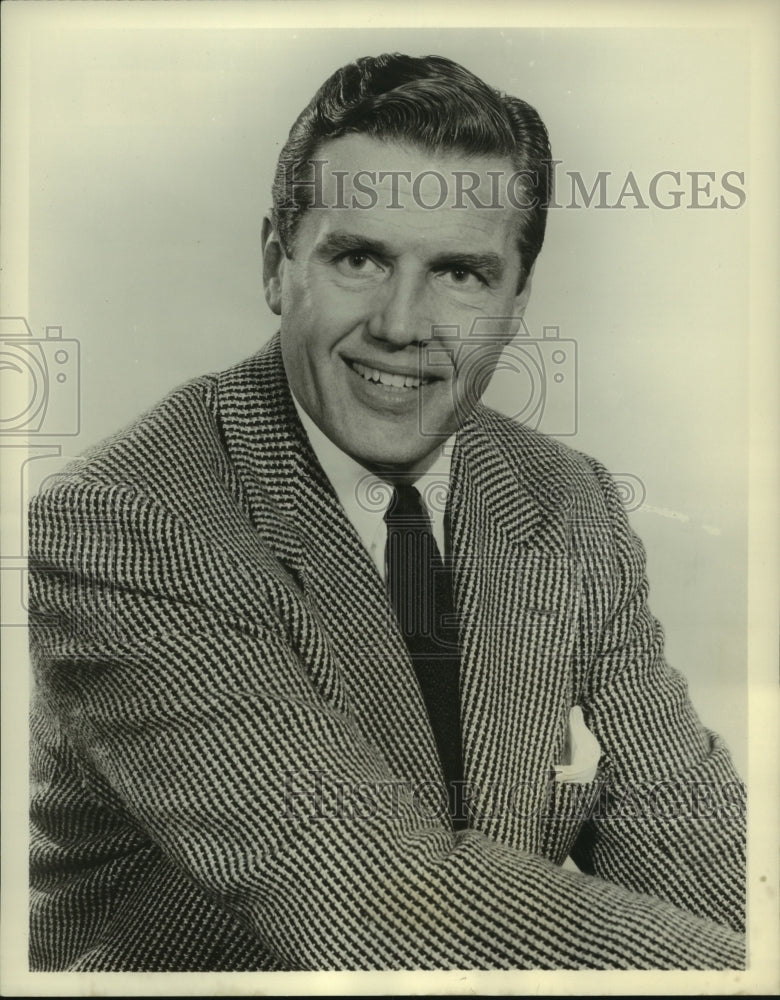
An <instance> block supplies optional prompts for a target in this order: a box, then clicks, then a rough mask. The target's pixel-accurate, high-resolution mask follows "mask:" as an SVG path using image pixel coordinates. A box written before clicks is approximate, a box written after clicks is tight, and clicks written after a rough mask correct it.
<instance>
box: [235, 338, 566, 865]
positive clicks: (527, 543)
mask: <svg viewBox="0 0 780 1000" xmlns="http://www.w3.org/2000/svg"><path fill="white" fill-rule="evenodd" d="M219 393H220V399H219V411H220V415H221V420H222V430H223V434H224V437H225V441H226V444H227V447H228V451H229V453H230V455H231V458H232V461H233V464H234V467H235V469H236V472H237V475H238V478H239V480H240V482H241V483H242V485H243V489H244V490H245V496H246V501H245V502H246V503H247V505H248V507H249V511H250V516H251V518H252V520H253V522H254V524H255V525H256V527H257V530H258V532H259V533H260V535H261V537H262V538H263V540H264V542H265V543H266V544H268V545H269V546H270V547H271V549H272V551H273V554H274V556H275V558H276V559H277V560H278V562H279V564H280V566H281V567H282V572H283V573H284V574H285V575H286V579H287V583H288V585H289V587H290V588H291V589H292V590H293V591H294V593H295V594H296V595H297V597H298V599H299V601H300V602H301V604H302V606H303V609H305V614H306V616H308V617H310V618H311V617H313V618H314V619H315V621H316V623H317V625H318V626H319V629H320V631H321V632H322V633H324V635H325V636H326V637H327V643H326V645H327V652H328V654H329V656H328V664H327V665H326V666H322V664H320V667H317V668H316V669H320V670H323V671H324V672H325V673H326V674H327V673H328V672H331V673H335V674H338V675H339V676H338V677H335V678H333V677H331V678H328V677H325V678H324V679H323V678H320V681H321V682H322V686H324V687H325V688H326V689H327V688H328V687H329V686H330V687H332V688H333V689H334V690H342V689H343V691H344V697H343V703H342V704H341V705H340V707H343V708H344V709H345V710H346V711H348V712H349V713H350V714H352V715H353V717H354V720H355V722H356V723H357V725H358V726H359V727H360V729H361V731H362V733H363V735H364V737H365V738H366V739H367V740H369V741H370V742H371V743H373V744H374V745H375V746H376V747H378V748H380V750H381V752H382V753H383V754H384V756H385V759H386V761H387V764H388V768H389V772H390V774H391V775H392V776H393V777H394V778H397V779H401V780H404V781H409V782H412V783H414V784H415V785H419V784H420V783H421V782H439V781H441V780H442V777H441V769H440V766H439V762H438V756H437V752H436V747H435V743H434V740H433V736H432V733H431V730H430V726H429V725H428V722H427V715H426V710H425V706H424V703H423V700H422V696H421V694H420V690H419V686H418V684H417V680H416V678H415V675H414V671H413V668H412V665H411V662H410V660H409V656H408V654H407V651H406V646H405V643H404V641H403V638H402V637H401V634H400V632H399V630H398V628H397V626H396V624H395V620H394V618H393V615H392V610H391V607H390V603H389V601H388V599H387V593H386V589H385V586H384V584H383V582H382V580H381V579H380V577H379V575H378V574H377V572H376V569H375V567H374V565H373V563H372V561H371V559H370V557H369V555H368V553H367V552H366V551H365V549H364V547H363V545H362V543H361V541H360V539H359V537H358V536H357V534H356V532H355V531H354V529H353V528H352V526H351V524H350V523H349V521H348V519H347V517H346V515H345V513H344V511H343V509H342V508H341V505H340V504H339V502H338V499H337V497H336V496H335V494H334V493H333V491H332V489H331V487H330V484H329V482H328V480H327V477H326V476H325V474H324V472H323V471H322V469H321V468H320V466H319V463H318V462H317V460H316V458H315V456H314V453H313V452H312V450H311V447H310V445H309V443H308V439H307V437H306V434H305V431H304V429H303V427H302V426H301V424H300V421H299V420H298V415H297V413H296V411H295V407H294V404H293V402H292V398H291V396H290V393H289V389H288V387H287V380H286V376H285V373H284V368H283V364H282V360H281V351H280V347H279V338H278V335H277V336H276V337H274V338H273V340H272V341H271V342H270V343H269V345H268V346H267V347H266V348H265V349H264V350H263V351H261V352H260V353H259V354H257V355H255V356H254V357H253V358H250V359H249V360H248V361H247V362H244V363H242V364H241V365H238V366H236V367H235V368H233V369H231V370H230V371H228V372H225V373H223V375H221V376H220V383H219ZM519 433H520V437H519V438H518V435H517V434H515V433H512V435H511V439H507V436H506V435H507V431H506V424H505V423H503V422H502V421H501V420H500V419H499V418H496V417H495V415H493V414H491V412H490V411H489V410H485V409H483V408H479V409H478V410H477V411H476V413H475V414H474V416H473V417H472V419H470V420H469V422H468V423H467V425H466V426H464V427H463V428H462V429H461V431H460V432H459V434H458V439H457V442H458V443H457V445H456V448H455V454H454V456H453V465H452V480H451V483H452V485H451V493H450V519H451V538H452V548H453V555H454V560H455V589H456V603H457V606H458V613H459V617H460V622H461V647H462V666H461V703H462V717H463V740H464V756H465V774H466V779H467V782H468V783H469V785H470V786H471V788H472V790H473V791H474V792H475V793H476V797H475V798H474V799H473V802H472V805H473V806H474V807H475V808H477V810H478V811H479V815H478V817H477V819H476V821H475V823H474V825H476V826H477V827H478V828H480V829H482V830H483V831H484V832H486V833H488V834H489V835H491V836H493V837H496V838H498V839H502V840H505V841H507V842H510V843H513V844H515V845H516V846H518V847H521V848H522V849H526V850H535V849H537V847H538V843H539V837H540V825H541V814H542V812H543V809H544V793H545V782H546V780H547V778H548V776H549V772H550V768H551V766H552V764H553V763H555V760H554V759H553V757H554V756H555V754H556V752H558V750H559V749H560V743H561V739H560V731H561V716H562V713H563V715H564V717H565V713H566V711H567V708H568V704H569V700H568V698H569V692H568V690H567V683H566V679H567V676H568V660H569V656H570V648H571V642H572V638H573V627H574V620H575V616H576V591H577V587H576V567H575V564H574V562H573V560H572V558H571V553H570V551H569V547H568V543H567V537H568V536H567V530H566V510H565V503H562V502H561V500H562V499H565V495H563V494H561V492H560V491H559V490H557V489H556V488H555V477H554V474H553V473H552V472H551V470H548V469H545V468H544V467H543V466H540V464H539V463H540V459H539V448H538V445H536V446H535V442H534V439H533V438H532V437H531V436H530V435H529V436H528V437H524V436H523V435H522V432H519ZM518 443H519V445H520V447H519V448H518ZM540 483H543V484H544V483H547V484H548V485H549V487H550V488H549V489H548V490H545V489H540V487H539V484H540ZM306 666H307V667H309V666H310V665H309V664H308V663H307V664H306Z"/></svg>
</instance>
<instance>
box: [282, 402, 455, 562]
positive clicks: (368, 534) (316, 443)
mask: <svg viewBox="0 0 780 1000" xmlns="http://www.w3.org/2000/svg"><path fill="white" fill-rule="evenodd" d="M291 394H292V397H293V402H294V403H295V409H296V410H297V411H298V416H299V418H300V421H301V423H302V424H303V428H304V430H305V431H306V434H307V436H308V438H309V442H310V444H311V447H312V450H313V451H314V454H315V455H316V457H317V461H318V462H319V463H320V465H321V466H322V469H323V471H324V472H325V475H326V476H327V477H328V480H329V481H330V484H331V486H332V487H333V489H334V491H335V493H336V496H337V497H338V499H339V502H340V503H341V506H342V507H343V508H344V511H345V513H346V515H347V517H348V518H349V520H350V522H351V523H352V525H353V527H354V528H355V530H356V531H357V533H358V535H359V536H360V538H361V541H362V542H363V544H364V545H365V547H366V548H367V549H368V550H369V552H370V553H371V555H372V558H374V561H375V563H376V564H377V568H379V569H380V572H381V573H382V575H384V573H383V570H382V569H381V568H380V562H381V561H383V560H384V537H385V531H384V514H385V511H386V509H387V505H388V504H389V502H390V497H391V495H392V494H391V492H390V488H389V487H388V485H387V483H386V482H384V481H383V480H381V479H380V478H379V477H378V476H376V475H374V474H373V473H372V472H369V471H368V469H366V468H365V467H364V466H362V465H361V464H360V463H359V462H356V461H355V459H354V458H352V457H351V456H350V455H347V454H346V452H344V451H342V450H341V448H339V447H338V445H336V444H334V443H333V441H331V440H330V438H329V437H328V436H327V435H326V434H324V433H323V432H322V431H321V430H320V428H319V427H318V426H317V424H316V423H315V422H314V421H313V420H312V418H311V417H310V416H309V414H308V413H307V412H306V411H305V410H304V408H303V407H302V406H301V404H300V403H299V402H298V400H297V399H296V397H295V394H294V393H292V391H291ZM455 436H456V435H455V434H453V435H451V437H449V438H448V439H447V440H446V441H445V442H444V443H443V444H442V445H440V446H439V447H438V448H437V449H436V452H435V453H434V455H433V459H432V460H431V457H430V456H428V457H427V458H426V459H425V462H424V463H421V469H420V471H419V474H418V475H417V477H416V478H415V479H414V480H413V485H415V486H416V487H417V489H418V490H419V491H420V494H421V496H422V498H423V502H424V504H425V506H426V509H427V510H428V513H429V515H430V518H431V527H432V529H433V534H434V537H435V539H436V543H437V545H438V546H439V549H440V551H441V552H442V553H444V551H445V543H446V538H445V526H444V512H445V506H446V501H447V495H448V493H449V481H450V468H451V465H452V452H453V448H454V445H455ZM380 544H381V552H379V551H378V547H379V546H380Z"/></svg>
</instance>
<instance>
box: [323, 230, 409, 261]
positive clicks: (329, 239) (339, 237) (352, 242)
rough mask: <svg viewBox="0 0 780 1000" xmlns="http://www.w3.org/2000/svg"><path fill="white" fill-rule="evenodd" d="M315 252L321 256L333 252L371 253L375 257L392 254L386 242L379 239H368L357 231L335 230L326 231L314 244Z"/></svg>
mask: <svg viewBox="0 0 780 1000" xmlns="http://www.w3.org/2000/svg"><path fill="white" fill-rule="evenodd" d="M316 252H317V253H318V254H321V255H322V256H327V255H329V254H333V253H373V254H376V255H377V257H390V256H392V255H391V253H390V250H389V248H388V246H387V244H386V243H383V242H382V241H381V240H373V239H369V238H368V237H367V236H360V235H358V234H357V233H348V232H345V231H343V230H340V229H338V230H335V231H334V232H332V233H328V235H327V236H325V237H324V239H322V240H321V241H320V242H319V243H318V244H317V246H316Z"/></svg>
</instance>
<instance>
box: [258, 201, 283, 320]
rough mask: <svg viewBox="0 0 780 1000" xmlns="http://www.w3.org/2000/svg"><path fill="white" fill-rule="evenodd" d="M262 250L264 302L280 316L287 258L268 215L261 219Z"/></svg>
mask: <svg viewBox="0 0 780 1000" xmlns="http://www.w3.org/2000/svg"><path fill="white" fill-rule="evenodd" d="M261 245H262V248H263V289H264V291H265V301H266V302H267V303H268V307H269V308H270V310H271V312H273V313H275V314H276V315H277V316H281V314H282V277H283V275H284V265H285V261H286V260H287V256H286V254H285V252H284V250H283V248H282V244H281V241H280V239H279V234H278V233H277V232H276V229H275V228H274V224H273V222H271V219H270V217H269V216H268V215H266V216H265V218H264V219H263V229H262V236H261Z"/></svg>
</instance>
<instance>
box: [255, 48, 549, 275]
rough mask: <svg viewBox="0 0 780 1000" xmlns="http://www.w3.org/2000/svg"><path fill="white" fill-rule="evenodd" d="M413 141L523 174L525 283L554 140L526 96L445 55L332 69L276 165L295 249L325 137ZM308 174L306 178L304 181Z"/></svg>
mask: <svg viewBox="0 0 780 1000" xmlns="http://www.w3.org/2000/svg"><path fill="white" fill-rule="evenodd" d="M355 133H357V134H362V135H368V136H372V137H375V138H378V139H395V140H398V141H401V142H411V143H413V144H414V145H417V146H419V147H421V148H422V149H425V150H427V151H429V152H431V153H433V154H437V153H463V154H466V155H473V156H494V157H503V158H505V159H508V160H509V161H510V163H511V164H512V166H513V168H514V169H515V171H517V172H518V174H519V175H520V176H519V177H518V180H517V186H516V188H515V191H516V192H517V193H518V196H519V197H521V198H522V202H517V203H518V204H522V205H529V206H532V207H529V208H528V209H523V210H522V211H521V212H520V211H519V214H520V215H521V218H520V226H519V236H518V247H519V251H520V260H521V265H522V274H521V282H520V287H521V288H522V286H523V285H524V284H525V281H526V279H527V277H528V273H529V271H530V269H531V266H532V265H533V262H534V260H535V259H536V256H537V254H538V253H539V251H540V250H541V248H542V242H543V240H544V229H545V223H546V219H547V205H548V202H549V199H550V190H551V181H552V178H551V170H550V159H551V153H550V143H549V139H548V136H547V130H546V128H545V127H544V123H543V122H542V120H541V118H540V117H539V115H538V114H537V113H536V111H535V110H534V109H533V108H532V107H531V106H530V105H529V104H526V102H525V101H521V100H520V99H519V98H517V97H510V96H508V95H507V94H504V93H502V92H501V91H498V90H495V89H494V88H493V87H490V86H488V85H487V84H486V83H485V82H484V81H483V80H480V78H479V77H478V76H475V75H474V74H473V73H471V72H470V71H469V70H467V69H465V68H464V67H463V66H460V65H459V64H458V63H455V62H453V61H452V60H451V59H445V58H443V57H442V56H422V57H413V56H406V55H400V54H397V53H396V54H385V55H381V56H364V57H363V58H361V59H358V60H356V61H355V62H354V63H349V64H348V65H347V66H342V68H341V69H338V70H336V72H335V73H333V75H332V76H330V77H329V78H328V79H327V80H326V81H325V83H323V84H322V86H321V87H320V88H319V90H318V91H317V93H316V94H315V95H314V97H313V98H312V99H311V101H310V102H309V104H308V105H307V106H306V107H305V108H304V110H303V111H302V112H301V114H300V115H299V116H298V118H297V119H296V121H295V123H294V125H293V127H292V128H291V129H290V134H289V137H288V139H287V142H286V143H285V145H284V148H283V149H282V151H281V153H280V155H279V161H278V163H277V167H276V174H275V177H274V183H273V222H274V226H275V228H276V231H277V233H278V234H279V239H280V241H281V244H282V247H283V248H284V251H285V253H286V254H287V255H288V256H292V248H293V242H294V238H295V233H296V230H297V228H298V225H299V223H300V220H301V217H302V215H303V213H304V212H305V211H306V209H307V208H308V207H310V205H311V204H312V197H313V190H312V186H311V184H309V185H308V186H307V184H306V182H305V180H304V178H307V177H311V176H312V172H313V167H312V161H314V160H315V159H316V158H317V153H318V150H319V149H320V147H321V146H322V144H323V143H325V142H327V141H328V140H330V139H338V138H340V137H341V136H344V135H348V134H355ZM302 181H303V183H301V182H302Z"/></svg>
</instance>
